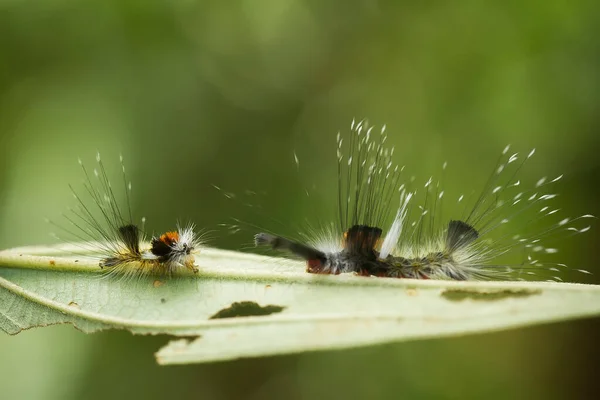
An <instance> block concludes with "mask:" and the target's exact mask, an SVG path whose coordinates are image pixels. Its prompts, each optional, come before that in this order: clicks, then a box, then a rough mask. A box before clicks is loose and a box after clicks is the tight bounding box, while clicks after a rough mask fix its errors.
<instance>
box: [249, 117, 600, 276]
mask: <svg viewBox="0 0 600 400" xmlns="http://www.w3.org/2000/svg"><path fill="white" fill-rule="evenodd" d="M387 139H388V136H387V133H386V127H385V125H384V126H383V127H382V128H381V129H380V130H379V132H377V131H374V127H373V126H369V125H368V123H367V122H366V121H364V120H363V121H360V122H356V121H354V120H353V121H352V124H351V127H350V135H349V137H348V138H344V137H342V135H341V134H340V133H338V135H337V150H336V151H337V169H338V173H337V186H338V204H337V209H338V213H339V215H338V218H337V219H338V224H337V225H333V224H332V225H331V226H327V227H325V228H324V229H320V230H318V231H317V232H313V234H312V235H311V234H303V235H302V236H303V237H304V238H306V240H292V239H289V238H287V237H284V236H280V235H277V234H271V233H265V232H262V233H258V234H256V235H255V237H254V239H255V245H256V246H266V247H269V248H271V249H273V250H277V251H280V252H285V253H287V254H291V255H293V256H296V257H299V258H301V259H303V260H305V261H306V271H307V272H309V273H314V274H333V275H335V274H340V273H354V274H357V275H361V276H378V277H394V278H414V279H448V280H488V279H523V278H524V275H536V273H538V272H545V273H550V274H551V275H555V276H551V277H549V280H561V278H560V277H559V276H557V275H556V274H554V273H556V272H559V271H560V270H561V269H562V268H567V266H566V265H565V264H562V263H553V262H546V261H543V260H542V258H543V257H544V256H545V255H546V254H554V253H556V252H557V249H556V248H554V247H548V246H545V245H544V244H543V243H544V240H547V239H549V238H551V237H552V236H554V235H555V234H556V233H558V232H567V233H571V234H579V233H584V232H587V231H588V230H589V229H590V226H584V227H576V225H577V224H578V223H579V222H580V221H581V220H584V219H588V218H595V217H594V216H592V215H589V214H585V215H581V216H579V217H576V218H562V219H559V220H557V221H555V222H552V223H550V224H548V223H547V221H548V220H549V219H551V218H554V217H556V216H557V215H558V212H559V209H557V208H553V207H552V201H553V200H554V199H555V198H556V196H557V194H556V193H555V192H553V191H550V190H549V189H550V187H553V186H554V185H555V184H556V183H557V182H558V181H560V180H561V179H562V175H561V176H557V177H555V178H553V179H548V178H541V179H539V180H538V181H537V182H535V184H533V185H532V186H531V187H528V188H523V186H524V185H523V184H522V182H521V181H520V180H519V171H520V170H521V168H522V167H523V166H524V164H525V163H526V162H527V161H528V160H529V159H530V158H531V157H532V156H533V155H534V154H535V149H533V150H531V151H530V152H528V153H526V154H524V155H523V156H521V155H520V154H519V153H510V152H509V151H510V146H506V148H504V150H503V151H502V154H501V156H500V158H499V159H498V162H497V164H496V166H495V167H494V170H493V172H492V174H491V175H490V177H489V179H488V181H487V183H486V184H485V186H484V188H483V189H482V190H481V192H480V194H479V196H478V197H476V199H475V201H474V202H473V205H472V206H471V207H470V208H468V207H467V206H466V205H465V206H464V207H462V208H463V209H464V210H465V211H464V212H463V215H461V216H460V217H454V218H450V219H444V218H442V216H441V215H442V211H443V207H442V203H443V201H444V199H445V198H446V197H447V195H446V193H445V191H444V190H443V189H442V188H441V187H440V183H439V182H437V183H435V182H434V180H433V178H430V179H428V180H427V181H426V183H425V184H424V185H423V186H422V187H421V188H420V189H413V188H410V186H411V184H412V183H411V182H410V181H409V182H408V183H403V181H402V178H401V177H402V175H403V171H404V167H399V166H398V165H397V164H395V163H394V161H393V156H394V148H393V147H392V148H388V147H387V146H386V141H387ZM345 142H349V143H348V144H346V143H345ZM294 157H295V160H296V163H298V158H297V156H296V154H294ZM446 166H447V163H444V165H443V167H442V169H443V170H445V169H446ZM419 191H421V192H422V193H420V194H421V197H422V198H424V199H423V200H422V202H421V203H419V202H417V194H418V192H419ZM467 197H468V196H465V195H464V194H460V195H459V196H458V197H457V204H459V205H462V204H466V203H467ZM396 202H397V203H396ZM395 203H396V204H397V206H394V207H393V206H392V205H393V204H395ZM415 211H416V212H415ZM531 214H533V215H532V216H531V217H529V218H530V219H526V221H527V224H526V226H529V227H532V228H533V227H537V226H538V225H540V224H542V225H543V227H541V228H540V229H539V230H537V231H535V232H531V233H515V232H514V231H513V232H512V233H511V232H510V230H508V232H507V231H506V229H504V228H505V227H506V226H508V225H510V224H511V223H512V222H513V221H514V220H519V219H521V220H523V219H524V218H528V216H529V215H531ZM413 216H414V218H412V222H411V217H413ZM385 226H387V228H386V229H384V228H383V227H385ZM495 231H502V233H501V234H500V237H493V235H492V233H493V232H495ZM314 233H316V234H314ZM515 253H522V254H523V255H524V256H523V257H521V261H520V262H517V263H515V262H512V261H510V262H509V261H503V259H506V258H510V256H511V255H512V256H514V255H515ZM513 258H514V257H513ZM577 271H580V272H582V273H589V272H588V271H586V270H577Z"/></svg>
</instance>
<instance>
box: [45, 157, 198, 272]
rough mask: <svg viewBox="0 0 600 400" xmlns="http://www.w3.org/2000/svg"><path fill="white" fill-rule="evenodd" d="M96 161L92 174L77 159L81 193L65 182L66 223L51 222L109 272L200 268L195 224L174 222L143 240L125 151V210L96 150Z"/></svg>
mask: <svg viewBox="0 0 600 400" xmlns="http://www.w3.org/2000/svg"><path fill="white" fill-rule="evenodd" d="M96 162H97V167H96V168H94V170H93V173H92V174H90V173H89V172H88V170H87V168H86V167H85V166H84V164H83V162H82V161H81V160H79V165H80V166H81V168H82V170H83V174H84V190H83V194H80V193H79V192H77V191H76V190H75V189H74V188H73V186H71V185H69V187H70V189H71V192H72V194H73V197H74V198H75V199H76V205H75V207H74V208H69V211H68V213H66V214H64V215H63V216H64V218H65V219H66V221H67V223H68V227H67V228H65V227H64V226H61V225H57V224H54V225H56V226H58V227H59V228H60V229H61V230H63V231H65V232H67V233H68V234H69V236H71V237H74V238H77V239H79V241H80V244H79V245H80V246H81V247H82V248H83V249H85V250H86V252H88V253H91V254H92V255H93V256H94V257H95V258H99V262H98V266H99V267H100V268H101V269H103V270H106V271H107V272H108V273H109V274H123V275H125V276H138V275H146V274H149V275H172V274H174V273H176V272H177V271H178V270H180V269H182V268H184V269H187V270H189V271H192V272H194V273H196V272H198V268H196V266H195V257H194V254H195V253H196V252H198V251H199V248H200V246H201V240H200V238H199V237H198V235H197V234H196V233H195V232H194V225H192V224H190V225H188V226H186V227H180V226H179V225H177V228H176V229H175V230H173V231H169V232H165V233H163V234H160V235H158V236H153V237H152V239H151V240H150V243H147V242H146V240H145V237H146V234H145V232H144V225H145V218H142V219H141V226H140V225H138V224H136V223H135V222H134V221H133V217H132V211H131V205H130V193H131V182H129V181H128V180H127V177H126V175H125V167H124V165H123V157H122V156H120V162H121V169H122V174H123V183H124V190H125V197H126V203H127V209H126V210H122V209H121V208H120V206H119V202H118V201H117V197H116V195H115V190H114V189H113V187H112V184H111V182H110V180H109V178H108V175H107V172H106V169H105V168H104V164H103V162H102V159H101V158H100V154H97V155H96Z"/></svg>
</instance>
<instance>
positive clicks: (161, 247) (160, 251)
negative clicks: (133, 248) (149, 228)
mask: <svg viewBox="0 0 600 400" xmlns="http://www.w3.org/2000/svg"><path fill="white" fill-rule="evenodd" d="M150 243H151V245H152V247H151V248H150V251H151V252H152V254H154V255H155V256H156V257H158V258H159V259H161V260H162V259H165V258H167V257H168V256H169V254H171V252H172V251H173V249H172V248H171V246H169V245H168V244H167V243H165V242H164V241H162V240H160V239H159V238H152V242H150Z"/></svg>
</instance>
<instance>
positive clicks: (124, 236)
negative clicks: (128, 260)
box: [119, 224, 140, 255]
mask: <svg viewBox="0 0 600 400" xmlns="http://www.w3.org/2000/svg"><path fill="white" fill-rule="evenodd" d="M119 236H121V240H122V241H123V243H124V244H125V247H127V250H129V252H130V253H132V254H136V255H139V254H140V230H139V228H138V227H137V226H135V225H133V224H130V225H124V226H122V227H120V228H119Z"/></svg>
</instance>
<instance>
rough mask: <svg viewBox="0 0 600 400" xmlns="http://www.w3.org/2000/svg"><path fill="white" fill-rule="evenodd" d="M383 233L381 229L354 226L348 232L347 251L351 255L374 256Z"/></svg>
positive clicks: (346, 236)
mask: <svg viewBox="0 0 600 400" xmlns="http://www.w3.org/2000/svg"><path fill="white" fill-rule="evenodd" d="M381 233H382V230H381V229H380V228H375V227H370V226H366V225H354V226H353V227H351V228H350V229H348V230H347V231H346V235H345V238H346V240H345V249H346V251H347V252H348V253H350V254H357V253H359V254H367V255H370V254H374V251H375V246H376V245H377V241H378V240H379V239H380V238H381Z"/></svg>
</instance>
